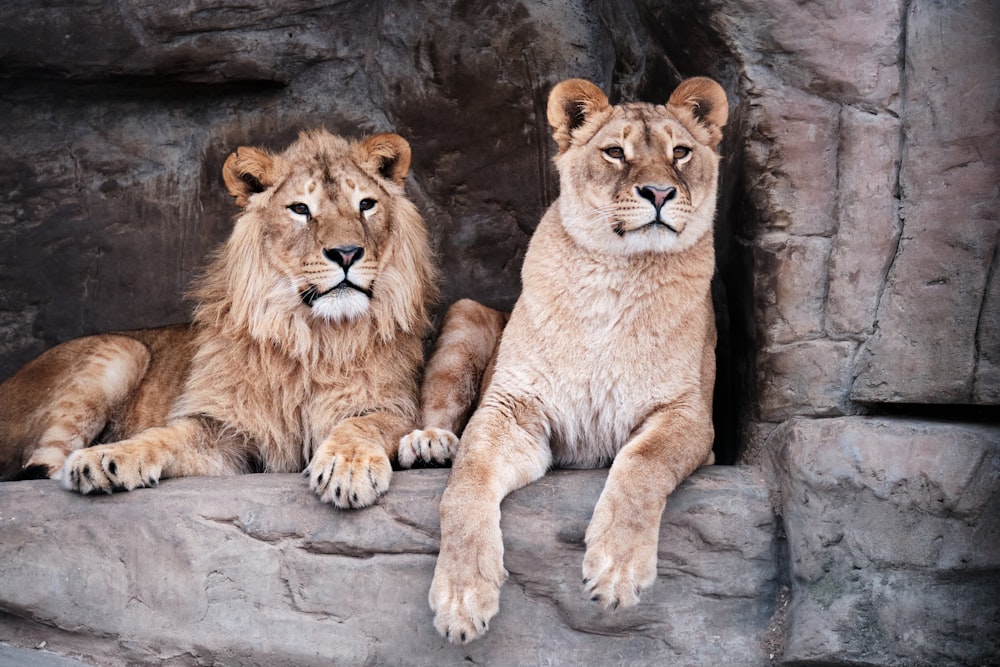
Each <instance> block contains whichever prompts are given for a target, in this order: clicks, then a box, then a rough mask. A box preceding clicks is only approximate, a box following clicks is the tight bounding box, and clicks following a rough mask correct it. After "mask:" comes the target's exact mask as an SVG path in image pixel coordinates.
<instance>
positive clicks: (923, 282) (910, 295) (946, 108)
mask: <svg viewBox="0 0 1000 667" xmlns="http://www.w3.org/2000/svg"><path fill="white" fill-rule="evenodd" d="M907 18H908V22H907V33H906V36H907V39H906V73H907V79H908V82H909V83H908V85H907V87H906V91H905V95H906V96H905V98H904V105H905V112H904V119H905V121H904V132H905V136H904V140H905V153H904V155H903V162H902V166H901V170H900V188H901V198H902V201H901V202H900V206H901V209H902V210H901V216H902V218H903V220H904V225H903V229H902V236H901V239H900V243H899V249H898V252H897V254H896V256H895V258H894V260H893V264H892V269H891V271H890V272H889V277H888V284H887V286H886V290H885V294H884V295H883V297H882V300H881V303H880V306H879V315H878V325H877V328H876V331H875V334H874V336H873V337H872V338H871V339H869V340H868V341H867V344H866V345H865V346H864V348H863V349H862V353H861V354H860V355H859V358H858V362H857V366H856V375H857V379H856V381H855V383H854V386H853V387H852V390H851V397H852V398H853V399H855V400H861V401H869V402H902V403H970V402H977V401H978V400H980V398H979V397H980V395H981V394H980V392H977V391H974V385H975V384H976V382H977V380H978V381H979V384H980V386H982V385H984V384H988V383H983V378H982V377H978V378H977V366H979V365H980V359H981V354H982V353H981V350H980V342H983V339H980V338H979V335H980V329H981V326H980V323H981V320H982V318H983V314H984V309H983V304H984V301H985V294H986V288H987V282H988V279H989V276H990V274H991V273H994V272H995V271H996V262H997V252H996V246H997V239H998V235H1000V225H998V223H997V211H998V210H1000V189H998V187H997V182H998V181H1000V143H998V142H997V141H996V137H997V136H998V134H1000V120H998V118H997V115H996V109H997V106H998V103H1000V81H998V80H997V79H996V77H990V78H988V79H986V78H983V77H982V70H983V67H984V66H985V67H990V68H992V69H994V70H995V69H996V68H997V67H998V66H1000V49H998V48H997V46H998V44H997V36H996V35H997V33H996V26H997V25H1000V6H998V5H997V4H996V3H991V2H959V3H955V4H951V3H949V4H948V5H942V4H939V3H936V2H916V3H913V5H912V6H911V7H910V9H909V15H908V17H907ZM956 44H960V45H961V46H960V48H957V49H956V48H954V47H955V45H956ZM942 72H946V73H947V74H946V76H944V77H942V76H941V73H942ZM992 307H993V308H994V309H995V308H996V305H995V303H994V305H993V306H992ZM917 314H919V315H917ZM992 317H993V318H994V320H995V317H996V315H995V314H994V315H992ZM994 332H995V330H994ZM986 342H987V347H988V348H989V349H990V350H991V354H992V350H995V349H996V342H995V340H993V339H986ZM994 358H995V357H994ZM990 377H993V376H992V375H990Z"/></svg>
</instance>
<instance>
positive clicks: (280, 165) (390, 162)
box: [223, 131, 426, 323]
mask: <svg viewBox="0 0 1000 667" xmlns="http://www.w3.org/2000/svg"><path fill="white" fill-rule="evenodd" d="M409 164H410V149H409V145H408V144H407V143H406V141H405V140H404V139H402V137H399V136H397V135H393V134H381V135H376V136H373V137H371V138H369V139H367V140H364V141H359V142H350V141H347V140H345V139H342V138H340V137H335V136H333V135H331V134H329V133H327V132H325V131H317V132H310V133H304V134H303V135H301V136H300V138H299V140H298V141H297V142H296V143H295V144H293V145H292V146H291V147H290V148H289V149H288V150H286V151H285V152H284V153H282V154H280V155H272V154H270V153H267V152H265V151H261V150H257V149H253V148H240V149H239V150H238V151H237V152H236V153H234V154H233V155H231V156H230V158H229V159H228V160H227V162H226V165H225V168H224V173H223V176H224V178H225V180H226V184H227V186H228V187H229V190H230V192H231V193H232V194H233V195H234V196H235V197H236V199H237V203H238V204H241V205H243V206H245V211H244V213H243V215H242V216H241V218H240V220H239V221H238V223H237V230H236V231H235V232H234V237H238V236H240V235H241V234H242V235H243V236H244V237H245V239H244V241H243V242H240V241H239V240H237V241H235V243H236V244H238V245H242V246H246V247H247V248H248V249H249V248H257V249H259V250H258V251H257V252H259V255H260V256H259V257H258V258H256V260H255V263H256V264H257V265H258V266H259V265H260V264H261V263H264V264H266V265H267V266H268V267H269V268H270V272H269V273H270V275H271V276H273V277H275V282H276V284H274V285H271V286H269V287H268V289H267V290H266V291H267V298H269V299H271V300H272V301H274V302H276V303H275V304H273V305H280V306H281V307H282V308H284V309H286V310H290V311H296V310H298V311H299V313H300V314H302V315H304V316H306V317H309V318H318V319H320V320H323V321H329V322H334V323H337V322H346V321H352V320H356V319H359V318H362V317H364V316H366V315H370V314H372V312H371V311H372V310H373V308H374V307H375V306H374V305H373V304H374V303H376V302H381V303H383V304H385V305H386V307H387V308H389V309H391V308H392V303H391V301H392V300H393V299H395V298H397V297H398V289H400V288H401V286H400V284H399V283H400V281H399V280H394V279H393V276H392V273H393V269H394V268H396V269H398V268H399V267H398V263H399V262H400V261H406V259H405V252H406V251H407V250H413V249H412V248H409V247H407V244H409V246H413V245H414V244H416V245H422V246H426V232H425V230H424V228H423V223H422V221H420V219H419V216H417V215H416V212H415V210H414V209H413V207H412V204H411V203H410V202H409V200H406V199H405V197H404V196H403V179H404V178H405V176H406V173H407V171H408V169H409ZM240 225H243V227H244V229H242V230H241V229H240ZM401 246H402V247H401ZM418 250H419V251H420V252H423V251H424V247H421V248H418ZM393 260H396V261H393ZM259 273H260V272H258V274H259ZM257 278H259V279H265V280H266V277H265V276H263V275H258V276H257ZM408 279H409V281H410V282H413V277H412V276H409V278H408ZM245 289H247V290H248V291H249V292H251V293H253V292H254V291H255V290H252V289H250V286H247V287H246V288H245ZM258 296H259V295H258Z"/></svg>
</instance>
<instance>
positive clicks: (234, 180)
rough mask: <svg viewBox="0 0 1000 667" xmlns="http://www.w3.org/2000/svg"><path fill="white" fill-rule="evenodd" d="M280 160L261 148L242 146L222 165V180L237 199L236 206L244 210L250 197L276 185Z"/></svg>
mask: <svg viewBox="0 0 1000 667" xmlns="http://www.w3.org/2000/svg"><path fill="white" fill-rule="evenodd" d="M277 160H278V158H277V157H276V156H274V155H271V154H270V153H268V152H267V151H263V150H261V149H259V148H249V147H246V146H241V147H240V148H237V149H236V152H235V153H233V154H231V155H230V156H229V157H228V158H226V163H225V164H224V165H222V180H224V181H225V182H226V189H227V190H229V194H231V195H232V196H233V197H235V198H236V205H237V206H239V207H240V208H243V207H244V206H246V205H247V201H249V199H250V195H254V194H257V193H258V192H263V191H264V190H266V189H268V188H269V187H271V186H272V185H274V172H275V167H276V166H277Z"/></svg>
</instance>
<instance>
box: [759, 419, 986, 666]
mask: <svg viewBox="0 0 1000 667" xmlns="http://www.w3.org/2000/svg"><path fill="white" fill-rule="evenodd" d="M770 444H771V445H772V452H773V455H774V457H775V459H776V464H775V465H776V469H777V471H778V482H779V485H780V488H781V493H782V496H783V500H782V504H781V511H782V516H783V520H784V527H785V532H786V534H787V536H788V550H789V570H790V576H791V582H792V601H791V606H790V611H789V619H788V623H789V625H788V634H787V638H786V645H785V652H784V660H785V661H788V662H792V663H795V662H796V661H801V662H802V663H803V664H806V663H807V664H873V665H901V666H902V665H906V666H917V665H927V666H932V665H933V666H935V667H936V666H939V665H985V664H994V663H995V661H996V660H997V658H998V657H1000V598H998V597H997V591H998V590H1000V589H998V585H1000V483H998V478H1000V427H998V426H971V425H970V426H955V425H952V424H943V423H937V422H921V421H913V420H898V419H897V420H894V419H885V418H861V417H847V418H842V419H824V420H807V419H801V418H799V419H794V420H791V421H789V422H786V424H785V425H783V426H781V427H779V428H778V429H777V430H776V431H775V432H774V434H772V436H771V440H770Z"/></svg>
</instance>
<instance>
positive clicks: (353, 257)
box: [323, 245, 365, 271]
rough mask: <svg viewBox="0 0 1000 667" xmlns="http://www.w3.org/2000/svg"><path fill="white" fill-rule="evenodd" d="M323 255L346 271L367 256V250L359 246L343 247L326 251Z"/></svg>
mask: <svg viewBox="0 0 1000 667" xmlns="http://www.w3.org/2000/svg"><path fill="white" fill-rule="evenodd" d="M323 255H324V256H325V257H326V258H327V259H328V260H330V261H331V262H334V263H335V264H337V265H338V266H340V268H342V269H343V270H344V271H346V270H347V269H349V268H350V267H351V265H352V264H354V263H355V262H357V261H358V260H360V259H361V258H362V257H364V256H365V249H364V248H362V247H361V246H357V245H341V246H337V247H336V248H326V249H324V250H323Z"/></svg>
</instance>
